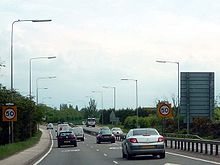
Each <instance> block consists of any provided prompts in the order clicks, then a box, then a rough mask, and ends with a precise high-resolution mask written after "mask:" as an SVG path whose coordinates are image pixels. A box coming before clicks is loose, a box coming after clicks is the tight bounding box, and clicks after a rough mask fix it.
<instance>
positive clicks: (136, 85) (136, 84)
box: [121, 78, 139, 128]
mask: <svg viewBox="0 0 220 165" xmlns="http://www.w3.org/2000/svg"><path fill="white" fill-rule="evenodd" d="M121 80H130V81H135V87H136V110H137V114H136V115H137V128H138V127H139V124H138V83H137V82H138V80H136V79H125V78H124V79H121Z"/></svg>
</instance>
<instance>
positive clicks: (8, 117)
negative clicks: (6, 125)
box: [2, 106, 17, 121]
mask: <svg viewBox="0 0 220 165" xmlns="http://www.w3.org/2000/svg"><path fill="white" fill-rule="evenodd" d="M2 110H3V111H2V121H17V107H16V106H3V107H2Z"/></svg>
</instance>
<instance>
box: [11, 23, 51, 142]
mask: <svg viewBox="0 0 220 165" xmlns="http://www.w3.org/2000/svg"><path fill="white" fill-rule="evenodd" d="M25 21H26V22H28V21H29V22H49V21H52V20H51V19H44V20H40V19H39V20H38V19H37V20H16V21H13V22H12V24H11V91H12V90H13V88H14V86H13V84H14V79H13V65H14V64H13V34H14V24H15V23H16V22H25ZM10 125H11V126H10ZM13 127H14V126H13V122H11V124H10V122H9V129H8V131H9V143H11V142H13V141H14V134H13V132H14V130H13V129H14V128H13Z"/></svg>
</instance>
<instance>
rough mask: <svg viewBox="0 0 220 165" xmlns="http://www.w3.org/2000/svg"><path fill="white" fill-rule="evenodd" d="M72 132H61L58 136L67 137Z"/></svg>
mask: <svg viewBox="0 0 220 165" xmlns="http://www.w3.org/2000/svg"><path fill="white" fill-rule="evenodd" d="M72 134H73V133H72V132H61V133H60V136H68V135H72Z"/></svg>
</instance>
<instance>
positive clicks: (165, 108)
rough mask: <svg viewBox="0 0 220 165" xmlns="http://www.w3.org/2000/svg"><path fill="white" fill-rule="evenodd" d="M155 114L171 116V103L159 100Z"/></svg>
mask: <svg viewBox="0 0 220 165" xmlns="http://www.w3.org/2000/svg"><path fill="white" fill-rule="evenodd" d="M157 114H158V116H159V117H162V118H163V117H167V118H171V117H173V113H172V108H171V104H169V103H167V102H160V103H158V105H157Z"/></svg>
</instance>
